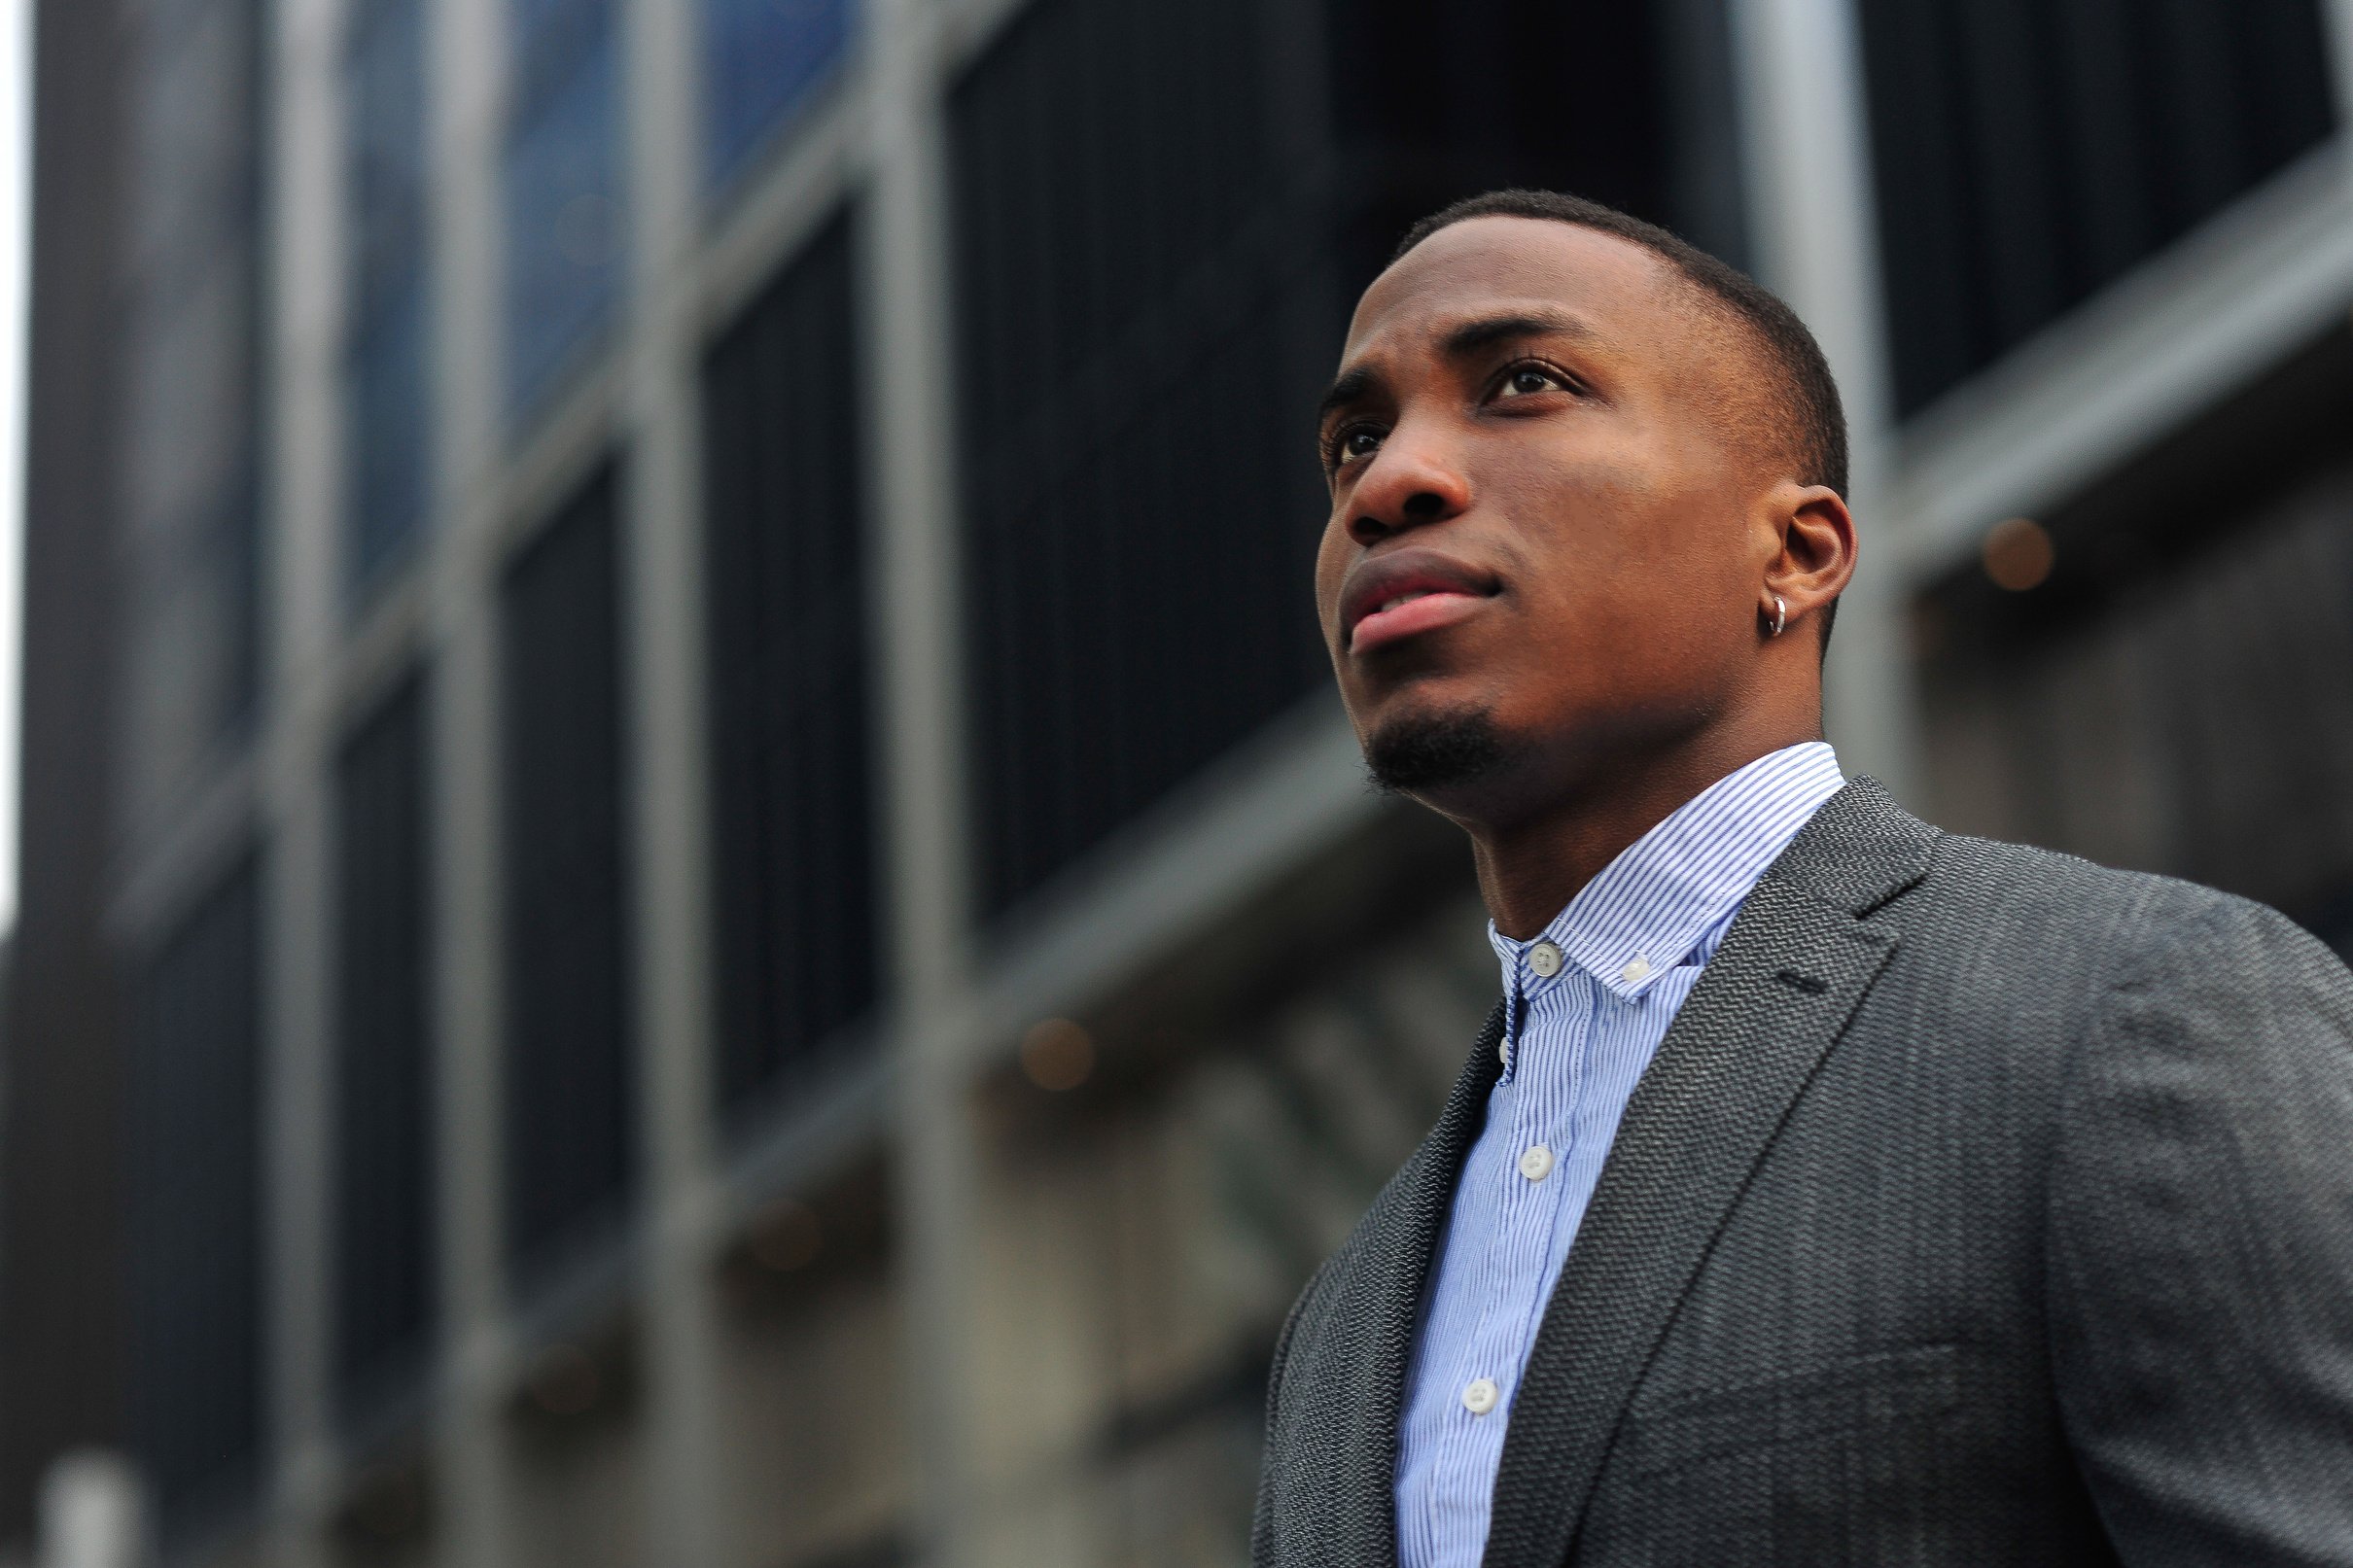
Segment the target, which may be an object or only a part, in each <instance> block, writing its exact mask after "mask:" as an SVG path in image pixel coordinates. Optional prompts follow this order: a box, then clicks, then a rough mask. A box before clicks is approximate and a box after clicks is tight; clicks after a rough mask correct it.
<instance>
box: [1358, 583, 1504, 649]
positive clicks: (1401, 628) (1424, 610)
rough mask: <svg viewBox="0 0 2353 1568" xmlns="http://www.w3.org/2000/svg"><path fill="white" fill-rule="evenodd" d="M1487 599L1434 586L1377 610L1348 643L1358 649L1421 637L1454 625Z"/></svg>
mask: <svg viewBox="0 0 2353 1568" xmlns="http://www.w3.org/2000/svg"><path fill="white" fill-rule="evenodd" d="M1484 602H1485V600H1484V598H1483V596H1481V595H1478V594H1467V593H1457V592H1454V591H1452V590H1447V591H1443V592H1441V591H1439V590H1437V589H1431V590H1428V591H1426V592H1423V593H1421V594H1417V595H1415V596H1414V597H1412V598H1408V599H1403V600H1399V601H1396V602H1394V603H1392V604H1390V605H1388V606H1387V607H1385V608H1383V609H1380V610H1374V611H1373V612H1372V613H1371V614H1369V615H1367V616H1365V617H1364V618H1363V619H1362V620H1360V621H1358V622H1357V623H1356V624H1355V627H1354V628H1353V629H1352V631H1351V632H1350V633H1349V639H1348V645H1349V647H1350V649H1351V650H1352V651H1353V652H1357V653H1370V652H1371V651H1372V650H1373V649H1375V648H1377V647H1383V646H1386V645H1388V644H1390V643H1395V642H1399V641H1402V640H1403V639H1405V638H1408V637H1419V636H1420V635H1421V634H1422V633H1423V632H1430V631H1435V630H1437V629H1438V628H1439V627H1441V626H1452V625H1453V624H1454V623H1455V622H1457V621H1458V620H1460V619H1462V618H1463V617H1464V616H1465V615H1468V614H1469V613H1470V612H1471V611H1472V610H1476V609H1478V608H1479V606H1480V605H1481V604H1483V603H1484Z"/></svg>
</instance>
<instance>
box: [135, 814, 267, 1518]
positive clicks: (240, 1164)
mask: <svg viewBox="0 0 2353 1568" xmlns="http://www.w3.org/2000/svg"><path fill="white" fill-rule="evenodd" d="M260 924H261V889H260V881H259V876H258V874H257V870H256V867H255V865H254V863H253V862H252V861H250V860H248V861H247V862H246V863H245V864H243V865H242V866H240V867H239V868H238V869H237V870H236V871H235V872H234V873H232V874H231V875H230V876H229V878H228V881H227V882H226V883H224V884H223V885H222V886H221V887H220V888H219V889H217V890H216V891H214V892H213V893H212V894H211V895H210V896H208V897H207V898H206V899H205V900H204V901H203V902H202V903H200V904H199V905H197V906H196V907H195V909H193V911H192V912H191V913H190V914H189V915H188V916H187V917H186V918H185V919H184V920H183V921H182V922H181V923H180V925H179V927H178V929H177V930H175V931H174V932H173V933H172V934H171V936H170V937H169V938H168V939H167V940H166V941H165V942H164V944H163V946H162V947H161V949H160V950H159V951H158V953H157V954H156V956H155V958H153V959H152V960H151V961H150V963H149V966H148V971H147V976H146V982H145V985H144V987H143V993H142V994H141V996H140V998H139V1008H140V1017H139V1025H138V1028H137V1031H136V1037H135V1042H134V1046H133V1050H134V1053H135V1056H134V1060H133V1089H132V1101H131V1119H132V1129H131V1131H132V1137H131V1160H132V1167H131V1168H132V1181H133V1188H132V1194H133V1200H132V1233H131V1273H132V1279H133V1306H132V1311H133V1314H134V1325H135V1333H136V1341H135V1348H134V1368H133V1377H132V1382H131V1386H132V1389H133V1391H134V1399H135V1402H136V1408H135V1417H136V1421H137V1429H138V1434H139V1446H140V1451H141V1459H142V1463H143V1464H144V1466H145V1467H146V1471H147V1479H148V1481H149V1482H150V1484H152V1485H153V1486H154V1487H155V1490H156V1499H157V1504H158V1509H159V1512H160V1514H161V1516H162V1521H163V1526H164V1530H165V1533H166V1535H167V1536H171V1535H176V1534H179V1533H180V1532H181V1531H182V1530H183V1529H187V1528H195V1527H199V1526H200V1525H201V1524H202V1523H204V1522H205V1521H206V1520H207V1519H209V1518H212V1517H216V1516H219V1515H220V1514H221V1513H222V1512H224V1511H226V1510H230V1509H234V1508H236V1507H238V1506H240V1505H242V1504H243V1503H244V1502H245V1501H247V1500H248V1499H250V1497H251V1495H252V1493H253V1490H254V1487H255V1485H256V1483H257V1481H258V1479H259V1476H260V1471H261V1464H262V1444H263V1367H262V1344H263V1323H262V1315H263V1299H264V1297H263V1231H262V1202H263V1191H262V1161H261V1108H262V1105H261V1101H262V1087H261V1078H260V1071H259V1068H260V1057H261V1039H260V1031H261V1016H260V1003H261V972H260V971H261V952H260V937H261V929H260Z"/></svg>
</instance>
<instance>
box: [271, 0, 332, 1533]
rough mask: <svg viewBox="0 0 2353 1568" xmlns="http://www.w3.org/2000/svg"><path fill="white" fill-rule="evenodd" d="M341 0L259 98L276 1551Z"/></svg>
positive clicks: (321, 925)
mask: <svg viewBox="0 0 2353 1568" xmlns="http://www.w3.org/2000/svg"><path fill="white" fill-rule="evenodd" d="M342 10H343V8H342V5H341V3H340V0H295V3H291V4H287V5H284V6H280V7H278V8H275V11H274V15H273V16H272V17H271V20H272V22H274V25H275V28H276V34H277V36H276V39H275V42H274V47H273V48H271V49H270V50H268V52H267V53H266V55H265V57H266V58H268V59H270V60H271V61H272V62H273V63H274V67H275V69H274V73H273V76H272V78H271V79H270V80H269V82H268V84H267V87H266V88H265V90H266V92H267V94H268V97H269V101H270V104H271V107H270V109H269V110H267V111H265V114H266V117H267V118H268V119H269V120H270V121H271V122H274V124H275V125H276V127H277V134H275V135H274V136H272V137H271V139H270V146H271V149H272V152H273V155H274V163H273V167H272V170H271V184H272V186H273V188H274V191H275V201H274V218H275V222H274V225H273V226H272V228H271V230H270V240H271V244H272V250H271V256H270V261H269V265H270V269H271V272H272V274H273V276H274V278H275V280H276V286H275V287H274V288H273V289H272V291H271V292H270V303H271V306H272V307H273V313H272V317H271V319H270V321H269V323H268V326H267V329H266V331H265V335H264V338H263V341H264V343H265V344H266V345H267V346H266V348H265V350H264V352H265V354H266V355H267V356H268V365H269V371H268V374H267V377H266V379H265V383H264V384H265V385H266V386H267V387H268V388H269V389H270V408H269V414H268V422H267V426H266V429H267V431H268V433H269V440H270V448H271V449H270V450H269V452H268V455H267V459H266V460H265V461H264V463H263V471H264V472H265V473H267V474H268V475H269V476H270V481H271V483H270V487H269V489H268V491H267V493H266V495H265V498H264V503H263V517H264V519H265V521H266V526H268V527H269V529H270V534H269V541H270V542H269V545H268V547H267V548H266V550H265V552H264V553H265V555H266V556H267V557H268V558H269V560H270V561H271V564H272V572H271V575H270V577H269V579H268V580H269V585H270V588H271V597H270V600H269V602H268V605H267V609H266V610H265V621H264V624H266V625H267V626H268V627H269V628H270V629H271V630H270V635H269V637H268V640H267V644H266V645H267V646H268V647H269V649H270V651H271V655H272V659H271V668H270V671H269V674H268V677H267V679H265V680H264V682H263V714H264V725H263V735H262V752H261V767H260V781H261V789H260V796H261V801H260V815H261V819H262V821H263V824H264V825H263V843H264V844H265V846H266V848H265V850H264V853H263V874H264V876H265V877H266V879H267V880H266V884H265V887H266V896H265V897H264V899H263V944H262V950H263V954H264V955H266V958H265V961H264V962H263V971H262V980H263V1009H262V1018H263V1043H262V1061H263V1071H262V1074H261V1081H262V1082H263V1084H265V1085H267V1086H268V1092H267V1094H266V1096H265V1098H264V1101H263V1115H264V1118H265V1120H264V1122H263V1126H264V1128H265V1129H266V1132H265V1133H264V1137H265V1149H266V1154H265V1156H264V1158H265V1161H266V1164H265V1167H264V1168H265V1170H266V1171H267V1176H266V1178H265V1180H264V1182H263V1194H264V1198H263V1202H264V1203H265V1205H266V1207H267V1213H265V1215H264V1216H263V1235H264V1236H265V1237H268V1242H267V1245H266V1249H265V1253H264V1255H265V1256H266V1257H267V1258H268V1259H269V1272H270V1285H269V1288H268V1291H267V1293H266V1297H265V1300H266V1301H267V1303H268V1308H267V1309H268V1313H269V1317H268V1322H269V1324H270V1332H269V1334H268V1336H267V1340H266V1343H267V1346H268V1349H267V1354H266V1359H265V1363H264V1365H265V1367H266V1369H267V1376H268V1389H269V1394H268V1405H267V1409H268V1411H269V1426H270V1430H271V1431H272V1432H273V1434H274V1439H275V1442H274V1446H275V1449H276V1455H275V1457H276V1464H275V1485H274V1492H275V1495H274V1497H273V1498H272V1499H271V1502H272V1505H273V1506H272V1508H271V1510H270V1529H269V1535H270V1538H271V1556H272V1557H273V1559H274V1560H275V1561H276V1562H277V1563H279V1564H281V1565H282V1568H307V1565H309V1564H312V1563H316V1562H319V1561H320V1560H322V1559H321V1555H320V1552H321V1543H322V1539H323V1526H324V1524H325V1521H326V1519H327V1518H328V1516H329V1514H330V1511H331V1510H332V1508H333V1506H334V1494H333V1486H334V1431H333V1426H332V1405H331V1399H332V1393H331V1388H330V1381H331V1376H332V1374H331V1372H330V1366H329V1358H330V1355H331V1353H332V1352H331V1348H330V1344H329V1327H328V1325H329V1320H330V1312H331V1309H332V1308H331V1298H330V1286H329V1280H330V1276H331V1266H332V1263H333V1253H332V1247H333V1237H332V1219H331V1208H330V1201H329V1198H328V1194H329V1193H330V1192H331V1191H332V1186H331V1184H330V1183H328V1182H326V1181H323V1180H321V1179H320V1178H321V1174H322V1173H323V1172H324V1171H325V1170H326V1169H327V1168H328V1167H329V1162H330V1161H331V1160H332V1159H333V1158H334V1150H333V1148H332V1135H331V1133H330V1131H329V1129H330V1127H331V1110H330V1103H329V1097H330V1095H331V1093H332V1088H331V1064H330V1060H329V1042H330V1039H331V1037H332V1033H333V1025H332V1016H333V1002H332V992H331V989H330V988H331V985H332V979H331V976H330V974H329V964H330V961H331V954H332V948H333V944H332V942H331V940H330V932H331V931H332V929H333V916H334V889H333V887H332V870H331V867H332V855H331V853H330V849H329V844H328V834H329V821H328V816H329V798H330V797H329V790H330V787H331V785H330V780H329V770H330V769H331V767H332V766H333V761H332V758H333V753H334V733H333V732H334V722H335V717H336V715H335V713H334V705H333V703H332V701H330V700H324V699H327V698H328V697H329V696H330V693H329V691H328V689H327V686H328V679H329V674H330V667H331V665H332V663H333V653H334V642H335V637H336V628H335V586H334V585H335V568H334V546H335V529H336V505H335V503H336V492H337V485H336V475H337V473H338V471H339V467H340V464H339V457H338V452H339V447H338V443H337V437H338V436H339V435H340V432H339V431H338V429H337V423H338V422H337V417H336V415H337V409H338V402H339V400H338V399H337V397H336V396H335V393H336V386H337V380H338V377H337V373H336V370H337V359H338V354H337V349H338V343H339V335H340V334H339V327H338V312H339V310H340V306H341V301H340V298H339V295H340V292H341V291H340V287H339V286H340V282H341V275H342V268H341V265H340V256H341V249H340V245H339V240H340V225H339V223H338V222H337V214H338V207H339V202H338V195H339V189H340V187H339V179H338V176H339V174H340V172H341V171H340V167H339V161H340V160H339V157H338V154H339V153H340V150H341V148H342V145H343V138H342V135H341V134H340V130H341V125H340V121H339V118H338V112H337V111H338V87H339V85H340V84H339V73H338V71H337V69H336V66H337V61H338V58H339V53H340V52H339V48H338V45H339V39H340V33H341V22H342Z"/></svg>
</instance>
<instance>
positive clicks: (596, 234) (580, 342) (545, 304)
mask: <svg viewBox="0 0 2353 1568" xmlns="http://www.w3.org/2000/svg"><path fill="white" fill-rule="evenodd" d="M512 3H513V10H512V12H511V13H510V15H511V17H512V19H513V23H514V41H515V61H516V68H515V80H514V96H513V105H514V108H513V117H512V119H511V121H510V122H509V127H508V141H507V168H506V188H507V202H506V205H507V381H508V398H509V406H510V407H511V408H513V409H514V410H515V411H517V412H519V413H527V412H528V411H529V409H530V407H531V406H532V404H534V403H535V402H536V401H538V400H539V398H540V397H541V396H542V395H543V394H544V393H545V392H546V391H547V389H548V387H549V386H550V384H551V383H552V382H553V381H554V380H555V378H556V376H557V375H558V373H559V372H560V371H562V370H563V369H565V368H566V367H567V366H569V365H571V364H572V363H573V362H574V361H575V360H576V359H577V358H578V357H579V354H580V353H581V352H582V351H583V350H584V349H585V348H586V347H587V345H588V344H589V343H590V342H591V341H592V340H593V339H594V337H595V336H596V334H597V332H598V331H600V330H601V329H602V327H603V326H604V324H605V321H606V317H607V314H608V312H609V311H610V310H611V309H612V306H613V302H614V298H615V295H616V294H617V292H618V290H619V287H620V280H621V267H622V261H623V240H624V238H625V232H626V223H625V218H624V214H623V212H622V191H623V185H622V180H621V163H622V135H621V118H620V116H621V99H620V71H619V63H620V62H619V51H618V49H617V47H616V38H615V19H614V15H613V6H612V0H512Z"/></svg>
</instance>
